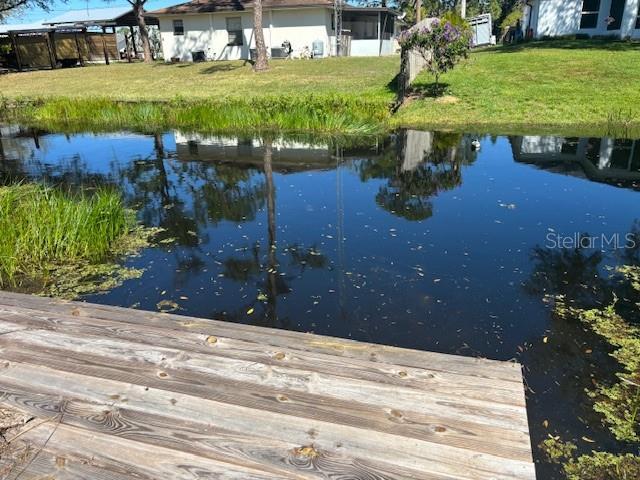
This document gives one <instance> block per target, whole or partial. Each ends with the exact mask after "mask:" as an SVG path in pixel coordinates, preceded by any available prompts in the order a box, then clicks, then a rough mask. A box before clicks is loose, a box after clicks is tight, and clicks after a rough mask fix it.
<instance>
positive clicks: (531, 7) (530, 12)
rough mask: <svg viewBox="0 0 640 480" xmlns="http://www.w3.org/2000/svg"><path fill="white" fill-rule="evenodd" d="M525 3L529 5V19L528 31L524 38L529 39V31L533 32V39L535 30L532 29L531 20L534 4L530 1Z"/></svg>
mask: <svg viewBox="0 0 640 480" xmlns="http://www.w3.org/2000/svg"><path fill="white" fill-rule="evenodd" d="M525 5H526V6H527V7H529V21H528V22H527V23H528V25H527V31H526V32H525V34H524V38H525V40H527V37H528V36H529V32H531V39H533V31H532V30H531V22H532V20H533V5H531V4H530V3H529V2H527V3H525Z"/></svg>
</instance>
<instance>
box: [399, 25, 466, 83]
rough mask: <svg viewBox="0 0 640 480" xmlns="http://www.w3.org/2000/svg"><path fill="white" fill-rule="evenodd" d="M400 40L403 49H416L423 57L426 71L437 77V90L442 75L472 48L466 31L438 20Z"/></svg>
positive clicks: (409, 32)
mask: <svg viewBox="0 0 640 480" xmlns="http://www.w3.org/2000/svg"><path fill="white" fill-rule="evenodd" d="M398 41H399V43H400V46H401V47H402V48H403V49H406V50H415V51H417V52H418V53H419V54H420V55H421V56H422V58H424V61H425V68H426V69H427V70H428V71H429V72H430V73H431V74H432V75H433V76H434V77H435V80H436V82H435V84H436V91H437V88H438V82H439V80H440V75H442V74H443V73H445V72H447V71H449V70H451V69H452V68H453V67H455V65H456V63H458V62H459V61H460V60H461V59H462V58H466V57H467V55H468V54H469V48H470V47H471V36H470V35H469V32H468V31H467V30H465V29H463V28H462V27H459V26H456V25H453V24H452V23H451V22H450V21H448V20H447V21H442V20H440V19H438V18H435V19H433V20H431V22H430V23H429V22H427V24H426V25H420V26H415V27H413V28H410V29H409V30H406V31H404V32H402V33H401V34H400V36H399V38H398Z"/></svg>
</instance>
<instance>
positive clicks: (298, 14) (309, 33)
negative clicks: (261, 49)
mask: <svg viewBox="0 0 640 480" xmlns="http://www.w3.org/2000/svg"><path fill="white" fill-rule="evenodd" d="M265 17H267V18H268V19H270V20H271V22H272V23H271V28H270V29H269V32H270V33H269V35H267V34H266V33H265V35H266V36H267V37H270V40H271V41H269V40H268V39H267V45H268V46H270V47H275V48H278V47H280V46H281V45H282V42H284V41H285V40H288V41H289V42H291V47H292V48H293V51H294V53H298V52H300V51H301V50H302V49H304V47H308V48H309V50H311V47H312V44H313V42H314V41H316V40H321V41H322V43H323V44H324V52H325V56H327V55H329V53H330V48H331V47H330V39H329V34H330V29H331V17H330V16H329V10H328V9H322V8H314V9H311V8H310V9H304V10H273V11H272V12H270V13H267V15H265Z"/></svg>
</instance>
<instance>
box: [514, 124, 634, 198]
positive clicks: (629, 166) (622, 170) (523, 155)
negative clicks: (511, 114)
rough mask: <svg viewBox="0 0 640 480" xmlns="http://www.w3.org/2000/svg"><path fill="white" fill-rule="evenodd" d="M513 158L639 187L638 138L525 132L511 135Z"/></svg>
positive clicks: (555, 169) (577, 174) (572, 173)
mask: <svg viewBox="0 0 640 480" xmlns="http://www.w3.org/2000/svg"><path fill="white" fill-rule="evenodd" d="M511 145H512V147H513V155H514V157H515V159H516V161H519V162H525V163H531V164H534V165H536V166H538V167H540V168H544V169H546V170H549V171H553V172H558V173H565V174H568V175H574V176H578V177H586V178H589V179H591V180H595V181H599V182H607V183H616V184H622V185H629V186H632V187H634V188H638V186H639V183H638V182H639V181H640V140H630V139H623V138H607V137H605V138H577V137H566V138H565V137H550V136H546V137H545V136H524V137H513V138H512V139H511Z"/></svg>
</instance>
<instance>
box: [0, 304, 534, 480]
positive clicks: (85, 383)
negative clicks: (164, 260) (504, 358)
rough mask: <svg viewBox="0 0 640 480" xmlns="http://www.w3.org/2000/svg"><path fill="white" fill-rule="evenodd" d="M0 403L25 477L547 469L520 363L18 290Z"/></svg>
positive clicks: (518, 473) (2, 350) (5, 338)
mask: <svg viewBox="0 0 640 480" xmlns="http://www.w3.org/2000/svg"><path fill="white" fill-rule="evenodd" d="M0 408H3V409H5V410H12V411H15V412H17V415H18V418H27V419H30V420H29V421H27V422H26V423H24V425H21V426H18V427H16V428H14V429H12V430H10V431H8V432H7V433H6V434H5V437H6V438H7V440H8V441H10V442H13V446H14V447H16V448H21V449H23V450H20V451H24V455H22V457H23V458H21V463H20V464H13V463H10V462H9V460H8V459H7V458H0V476H2V475H3V474H4V476H5V477H6V478H19V479H21V480H27V479H39V478H57V479H85V478H91V479H110V480H113V479H127V478H135V479H167V480H169V479H171V480H176V479H194V478H195V479H238V480H240V479H242V480H251V479H338V478H339V479H363V480H365V479H366V480H370V479H376V480H377V479H388V480H392V479H423V480H440V479H442V480H445V479H479V480H481V479H505V480H506V479H523V480H530V479H534V478H535V469H534V464H533V461H532V457H531V445H530V440H529V433H528V424H527V415H526V406H525V397H524V389H523V384H522V376H521V370H520V366H519V365H518V364H516V363H509V362H497V361H491V360H484V359H477V358H468V357H461V356H453V355H444V354H437V353H432V352H420V351H416V350H406V349H401V348H395V347H387V346H382V345H373V344H366V343H359V342H354V341H349V340H341V339H336V338H330V337H323V336H319V335H313V334H304V333H296V332H289V331H282V330H273V329H268V328H263V327H252V326H247V325H237V324H230V323H225V322H218V321H213V320H205V319H199V318H191V317H185V316H178V315H170V314H163V313H152V312H144V311H138V310H131V309H125V308H118V307H109V306H104V305H91V304H86V303H77V302H64V301H59V300H53V299H46V298H40V297H33V296H27V295H21V294H15V293H7V292H0ZM0 452H2V450H0ZM0 456H1V453H0ZM14 463H15V462H14ZM3 472H4V473H3Z"/></svg>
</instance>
